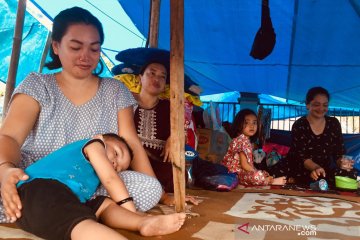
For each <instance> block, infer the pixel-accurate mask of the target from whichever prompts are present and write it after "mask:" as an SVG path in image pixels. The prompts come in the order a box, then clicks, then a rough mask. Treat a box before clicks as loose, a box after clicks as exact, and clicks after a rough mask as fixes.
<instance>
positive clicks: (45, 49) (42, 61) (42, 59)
mask: <svg viewBox="0 0 360 240" xmlns="http://www.w3.org/2000/svg"><path fill="white" fill-rule="evenodd" d="M50 46H51V32H49V33H48V35H47V38H46V44H45V47H44V51H43V54H42V55H41V62H40V66H39V72H40V73H42V71H43V69H44V65H45V61H46V57H47V55H48V53H49V49H50Z"/></svg>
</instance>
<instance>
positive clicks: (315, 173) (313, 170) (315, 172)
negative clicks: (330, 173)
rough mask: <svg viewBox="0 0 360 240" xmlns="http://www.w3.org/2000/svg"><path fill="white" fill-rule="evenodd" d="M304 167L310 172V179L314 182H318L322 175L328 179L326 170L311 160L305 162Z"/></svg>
mask: <svg viewBox="0 0 360 240" xmlns="http://www.w3.org/2000/svg"><path fill="white" fill-rule="evenodd" d="M304 167H305V168H306V169H307V170H309V171H310V177H311V178H312V179H314V180H318V178H319V177H320V176H321V175H322V176H323V177H326V173H325V170H324V168H322V167H321V166H320V165H318V164H316V163H315V162H313V160H311V159H306V160H305V161H304Z"/></svg>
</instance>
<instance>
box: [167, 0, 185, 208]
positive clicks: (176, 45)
mask: <svg viewBox="0 0 360 240" xmlns="http://www.w3.org/2000/svg"><path fill="white" fill-rule="evenodd" d="M170 83H171V84H170V124H171V151H172V157H173V163H172V164H173V168H172V169H173V177H174V196H175V210H176V211H177V212H185V133H184V1H183V0H171V1H170Z"/></svg>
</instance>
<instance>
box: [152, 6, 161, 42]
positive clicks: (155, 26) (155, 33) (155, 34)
mask: <svg viewBox="0 0 360 240" xmlns="http://www.w3.org/2000/svg"><path fill="white" fill-rule="evenodd" d="M160 2H161V1H160V0H151V15H150V30H149V47H153V48H157V47H158V42H159V20H160Z"/></svg>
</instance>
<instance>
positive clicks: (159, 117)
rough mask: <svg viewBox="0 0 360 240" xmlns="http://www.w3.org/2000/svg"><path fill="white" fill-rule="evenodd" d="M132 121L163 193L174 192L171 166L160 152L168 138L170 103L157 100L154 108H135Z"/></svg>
mask: <svg viewBox="0 0 360 240" xmlns="http://www.w3.org/2000/svg"><path fill="white" fill-rule="evenodd" d="M134 111H135V113H134V121H135V127H136V130H137V134H138V136H139V138H140V140H141V143H142V145H143V146H144V148H145V150H146V152H147V154H148V156H149V159H150V163H151V166H152V168H153V170H154V172H155V174H156V177H157V178H158V180H159V181H160V183H161V185H162V186H163V188H164V190H165V192H174V183H173V174H172V166H171V163H169V162H163V157H162V156H161V152H162V151H163V150H164V147H165V144H166V140H167V139H168V138H169V136H170V102H169V101H168V100H159V102H158V103H157V104H156V106H155V107H153V108H151V109H145V108H142V107H141V106H139V105H138V106H136V107H135V110H134Z"/></svg>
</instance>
